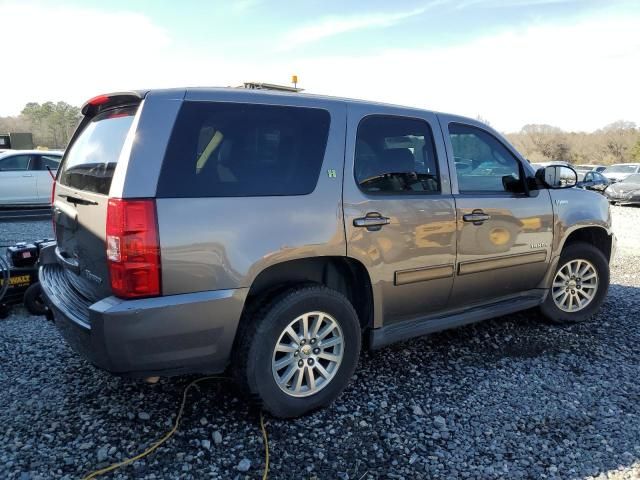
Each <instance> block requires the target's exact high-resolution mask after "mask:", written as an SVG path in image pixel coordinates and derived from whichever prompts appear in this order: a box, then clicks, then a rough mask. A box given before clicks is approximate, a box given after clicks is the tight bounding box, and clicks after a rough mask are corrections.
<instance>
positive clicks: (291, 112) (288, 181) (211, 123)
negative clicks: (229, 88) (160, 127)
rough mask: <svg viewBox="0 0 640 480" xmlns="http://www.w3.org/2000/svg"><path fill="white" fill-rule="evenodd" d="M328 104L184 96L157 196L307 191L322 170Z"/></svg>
mask: <svg viewBox="0 0 640 480" xmlns="http://www.w3.org/2000/svg"><path fill="white" fill-rule="evenodd" d="M329 123H330V115H329V112H327V111H326V110H321V109H315V108H303V107H289V106H277V105H255V104H244V103H221V102H184V104H183V106H182V108H181V110H180V113H179V114H178V117H177V119H176V124H175V126H174V129H173V132H172V134H171V139H170V140H169V146H168V148H167V152H166V155H165V158H164V162H163V165H162V171H161V173H160V179H159V182H158V193H157V195H158V196H159V197H165V198H167V197H169V198H170V197H240V196H242V197H244V196H248V197H251V196H278V195H306V194H308V193H311V192H312V191H313V190H314V188H315V186H316V183H317V182H318V177H319V173H320V168H321V166H322V161H323V159H324V152H325V148H326V144H327V137H328V134H329Z"/></svg>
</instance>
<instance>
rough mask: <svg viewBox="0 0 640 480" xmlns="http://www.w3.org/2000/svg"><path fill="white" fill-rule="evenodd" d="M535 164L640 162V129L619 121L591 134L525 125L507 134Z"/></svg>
mask: <svg viewBox="0 0 640 480" xmlns="http://www.w3.org/2000/svg"><path fill="white" fill-rule="evenodd" d="M506 136H507V138H508V139H509V141H510V142H511V143H513V145H514V146H515V147H516V148H517V149H518V151H519V152H520V153H522V155H524V156H525V157H526V158H527V159H528V160H529V161H531V162H532V163H540V162H548V161H551V160H560V161H564V162H571V163H575V164H584V163H587V164H602V165H610V164H612V163H625V162H640V129H639V128H638V127H637V126H636V124H635V123H633V122H628V121H624V120H620V121H617V122H614V123H611V124H609V125H607V126H605V127H603V128H601V129H599V130H596V131H595V132H592V133H584V132H564V131H562V130H561V129H559V128H557V127H553V126H551V125H525V126H524V127H522V130H520V132H518V133H510V134H507V135H506Z"/></svg>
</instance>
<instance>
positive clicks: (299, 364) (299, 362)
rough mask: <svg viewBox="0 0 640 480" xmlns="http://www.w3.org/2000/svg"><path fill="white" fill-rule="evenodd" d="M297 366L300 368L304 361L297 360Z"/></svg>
mask: <svg viewBox="0 0 640 480" xmlns="http://www.w3.org/2000/svg"><path fill="white" fill-rule="evenodd" d="M298 366H299V367H300V368H302V367H304V361H303V360H298Z"/></svg>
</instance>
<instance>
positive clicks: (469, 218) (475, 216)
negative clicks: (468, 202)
mask: <svg viewBox="0 0 640 480" xmlns="http://www.w3.org/2000/svg"><path fill="white" fill-rule="evenodd" d="M490 219H491V215H487V214H486V213H484V212H483V211H482V210H474V211H473V212H471V213H467V214H466V215H463V216H462V220H464V221H465V222H471V223H473V224H474V225H482V224H483V222H486V221H487V220H490Z"/></svg>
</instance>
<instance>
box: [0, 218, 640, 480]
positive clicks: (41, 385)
mask: <svg viewBox="0 0 640 480" xmlns="http://www.w3.org/2000/svg"><path fill="white" fill-rule="evenodd" d="M612 209H613V211H614V222H615V223H614V226H615V228H616V230H617V234H618V237H619V250H618V255H617V256H616V258H615V260H614V262H613V265H612V286H611V289H610V293H609V296H608V298H607V300H606V303H605V305H604V307H603V308H602V310H601V312H600V314H598V315H597V316H596V317H595V318H593V319H592V320H591V321H590V322H588V323H585V324H581V325H576V326H571V327H557V326H554V325H550V324H549V323H547V322H545V321H544V320H543V319H542V318H541V317H540V316H539V315H538V314H537V313H535V312H532V311H527V312H524V313H520V314H516V315H510V316H506V317H502V318H498V319H495V320H491V321H487V322H484V323H481V324H477V325H472V326H469V327H464V328H459V329H456V330H452V331H448V332H444V333H440V334H436V335H432V336H430V337H425V338H421V339H416V340H413V341H410V342H405V343H401V344H398V345H394V346H392V347H390V348H387V349H384V350H382V351H379V352H376V353H375V354H368V353H365V354H363V356H362V359H361V362H360V366H359V369H358V371H357V377H356V378H355V379H354V381H353V382H352V383H351V385H350V386H349V387H348V389H347V390H346V391H345V393H344V394H343V395H342V397H341V398H340V399H339V400H338V401H337V402H335V403H334V404H333V405H332V406H331V407H330V408H328V409H326V410H323V411H320V412H317V413H315V414H312V415H309V416H307V417H305V418H303V419H299V420H295V421H279V420H275V419H273V418H270V417H267V418H266V426H267V429H268V431H269V436H270V442H269V444H270V449H271V475H270V476H271V478H302V479H313V478H318V479H335V478H340V479H356V480H359V479H364V478H411V479H414V478H433V477H436V478H505V477H508V478H563V479H564V478H585V477H588V478H591V477H596V478H618V479H622V478H640V383H639V382H638V374H639V372H640V356H639V355H638V353H637V348H638V345H639V344H640V333H639V331H638V328H637V325H636V324H637V322H638V320H640V315H639V314H638V305H639V304H640V274H639V273H638V272H639V270H640V250H639V249H638V246H637V245H634V243H637V242H638V240H640V208H632V207H613V208H612ZM14 226H15V231H16V232H20V231H24V232H28V233H29V235H31V234H35V236H44V235H47V234H48V232H49V226H48V223H47V222H33V223H30V224H25V225H18V224H11V230H13V227H14ZM22 229H24V230H22ZM8 231H9V229H8V227H7V226H6V225H2V224H0V239H3V237H5V236H6V235H5V234H6V233H7V232H8ZM25 236H26V233H25ZM0 243H2V242H0ZM191 379H193V377H189V378H187V377H181V378H174V379H162V380H161V381H160V382H159V383H158V384H156V385H146V384H142V383H139V382H134V381H130V380H124V379H119V378H115V377H112V376H110V375H108V374H106V373H103V372H100V371H97V370H96V369H94V368H93V367H91V366H90V365H88V364H87V363H86V362H84V361H83V360H81V359H80V358H79V357H78V356H77V355H75V354H74V353H73V352H72V351H71V350H70V349H69V348H68V347H67V346H66V345H65V344H64V343H63V342H62V341H61V338H60V337H59V336H58V334H57V332H56V330H55V328H54V327H53V325H51V324H50V323H48V322H47V321H46V320H44V319H43V318H37V317H30V316H28V315H27V314H26V313H25V312H24V310H16V311H15V312H14V313H13V314H12V315H11V316H10V317H9V318H8V319H6V320H2V321H0V405H1V406H2V408H0V425H1V426H2V429H1V430H0V477H1V478H18V479H23V480H24V479H29V478H32V479H36V478H42V479H44V478H77V477H79V476H81V475H82V474H84V473H87V472H89V471H91V470H93V469H95V468H98V467H103V466H105V465H108V464H110V463H112V462H114V461H117V460H121V459H123V458H126V457H128V456H131V455H134V454H136V453H139V452H141V451H142V450H143V449H144V448H145V447H147V446H148V445H149V444H150V443H151V442H152V441H153V440H155V439H157V438H159V437H160V436H161V435H162V434H164V433H165V432H166V431H167V430H168V429H169V428H170V424H171V421H172V419H173V418H175V413H176V410H177V407H178V404H179V402H180V398H181V394H182V390H183V388H184V387H185V385H186V384H187V383H188V382H189V381H190V380H191ZM263 466H264V458H263V443H262V438H261V434H260V429H259V414H258V412H256V411H254V410H253V409H252V408H251V407H250V406H249V405H248V404H247V402H246V401H245V400H243V399H241V398H238V396H237V393H236V391H235V390H234V388H233V386H232V385H231V384H230V383H229V382H228V381H226V380H217V381H212V382H210V383H208V384H202V385H201V386H200V387H198V389H197V390H195V391H193V392H192V394H191V395H190V401H189V403H188V405H187V407H186V410H185V417H184V420H183V423H182V425H181V428H180V430H179V431H178V433H177V434H176V435H175V437H173V438H172V439H171V440H170V441H169V442H168V443H167V444H166V445H165V446H163V447H161V448H159V449H158V450H157V451H156V452H155V453H154V454H152V455H151V456H149V457H147V458H146V459H144V460H141V461H138V462H136V463H135V464H134V465H132V466H128V467H125V468H123V469H121V470H119V471H117V472H116V473H114V474H112V475H111V477H110V478H148V479H153V478H156V479H159V478H241V479H244V478H259V477H260V475H261V472H262V468H263Z"/></svg>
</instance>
